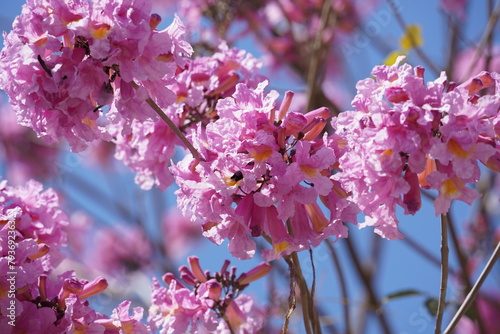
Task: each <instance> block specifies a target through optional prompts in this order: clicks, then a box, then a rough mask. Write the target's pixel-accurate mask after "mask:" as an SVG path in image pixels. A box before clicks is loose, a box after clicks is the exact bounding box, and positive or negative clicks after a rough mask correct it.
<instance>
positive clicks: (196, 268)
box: [188, 256, 207, 283]
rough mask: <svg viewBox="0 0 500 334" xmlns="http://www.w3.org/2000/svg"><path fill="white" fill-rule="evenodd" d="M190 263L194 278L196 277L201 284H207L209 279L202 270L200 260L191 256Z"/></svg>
mask: <svg viewBox="0 0 500 334" xmlns="http://www.w3.org/2000/svg"><path fill="white" fill-rule="evenodd" d="M188 263H189V267H190V268H191V272H192V273H193V275H194V277H196V279H197V280H198V281H200V282H201V283H205V282H206V281H207V278H206V277H205V275H204V274H203V270H202V269H201V266H200V259H199V258H198V257H197V256H190V257H188Z"/></svg>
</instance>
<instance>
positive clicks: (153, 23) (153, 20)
mask: <svg viewBox="0 0 500 334" xmlns="http://www.w3.org/2000/svg"><path fill="white" fill-rule="evenodd" d="M160 23H161V16H160V15H158V14H156V13H153V14H151V17H150V18H149V27H150V28H151V30H155V29H156V28H157V27H158V26H159V25H160Z"/></svg>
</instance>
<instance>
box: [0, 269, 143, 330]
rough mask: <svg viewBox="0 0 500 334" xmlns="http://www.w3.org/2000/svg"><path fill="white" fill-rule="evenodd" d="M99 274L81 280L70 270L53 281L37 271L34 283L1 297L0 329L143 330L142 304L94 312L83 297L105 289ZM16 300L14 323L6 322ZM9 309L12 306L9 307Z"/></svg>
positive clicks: (123, 304) (104, 282) (104, 281)
mask: <svg viewBox="0 0 500 334" xmlns="http://www.w3.org/2000/svg"><path fill="white" fill-rule="evenodd" d="M107 286H108V283H107V282H106V280H105V279H104V278H102V277H98V278H96V279H95V280H93V281H91V282H89V281H86V280H80V279H78V278H77V277H76V276H75V273H74V272H72V271H68V272H65V273H63V274H61V275H59V276H58V277H57V281H56V282H52V281H51V280H50V279H49V278H48V277H47V276H46V275H40V276H39V277H38V280H37V282H36V284H34V285H31V286H29V287H28V286H25V287H23V288H19V289H17V290H16V293H15V299H10V300H9V299H8V298H2V299H0V305H1V313H2V315H6V316H2V317H0V330H1V331H2V333H5V334H10V333H103V334H124V333H134V334H146V333H149V329H148V327H147V326H146V325H145V324H143V323H142V322H141V319H142V316H143V315H142V313H143V310H142V308H135V309H134V314H133V315H132V316H130V315H129V307H130V302H128V301H125V302H123V303H121V304H120V305H119V306H118V307H117V308H116V309H114V310H113V314H112V315H111V317H109V318H108V317H107V316H105V315H103V314H100V313H97V312H95V311H94V310H93V309H92V308H91V307H89V302H88V300H86V298H88V297H90V296H93V295H95V294H98V293H100V292H102V291H104V290H105V289H106V287H107ZM13 300H14V301H15V312H16V314H15V327H14V326H12V324H9V319H10V318H11V317H9V316H7V315H8V314H9V310H8V307H9V306H10V305H11V301H13ZM11 309H12V307H11Z"/></svg>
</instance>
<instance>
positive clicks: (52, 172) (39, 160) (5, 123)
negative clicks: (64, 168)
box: [0, 102, 59, 185]
mask: <svg viewBox="0 0 500 334" xmlns="http://www.w3.org/2000/svg"><path fill="white" fill-rule="evenodd" d="M58 155H59V146H57V145H49V144H47V143H45V142H44V141H43V140H41V139H39V138H37V137H36V134H35V133H34V132H33V130H31V129H30V128H27V127H24V126H21V125H19V124H18V123H17V119H16V114H15V113H14V111H13V110H12V108H11V107H10V106H8V104H3V103H1V102H0V160H2V161H5V164H6V169H7V173H6V174H7V175H6V176H7V178H8V179H9V182H10V183H11V184H15V185H18V184H24V183H26V181H28V180H29V179H32V178H33V179H36V180H42V179H47V178H48V177H51V176H56V174H57V172H58V171H57V169H56V168H57V167H56V166H57V159H58ZM4 176H5V175H4Z"/></svg>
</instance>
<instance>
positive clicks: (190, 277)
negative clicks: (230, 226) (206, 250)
mask: <svg viewBox="0 0 500 334" xmlns="http://www.w3.org/2000/svg"><path fill="white" fill-rule="evenodd" d="M188 260H189V268H188V267H186V266H182V267H180V268H179V272H180V274H181V275H180V276H181V279H182V280H183V281H184V282H185V284H183V283H181V282H180V281H179V280H177V279H176V278H175V276H174V275H173V274H172V273H167V274H165V275H164V276H163V279H164V281H165V282H166V283H167V284H168V285H169V287H168V289H167V288H164V287H162V286H160V284H159V283H158V281H157V280H156V279H154V280H153V295H152V305H151V307H150V309H149V317H148V323H149V326H150V327H151V329H152V330H153V332H155V331H157V330H159V331H160V333H186V332H189V333H197V332H198V330H200V331H201V332H204V331H209V332H214V331H215V332H217V333H218V332H219V331H220V330H224V329H226V328H227V325H226V324H224V322H225V320H222V319H221V318H223V317H224V316H227V318H228V319H229V322H230V323H231V326H232V327H233V329H234V330H235V331H236V332H237V333H246V332H247V331H248V332H256V331H258V330H259V329H261V328H262V327H263V324H264V316H263V312H262V310H261V309H260V308H258V307H257V306H256V305H255V304H254V302H253V300H252V299H251V298H250V297H248V296H246V295H243V294H240V292H241V291H242V290H243V289H245V288H246V287H247V285H248V284H249V283H250V282H253V281H254V280H257V279H259V278H261V277H262V276H264V275H266V274H267V273H269V271H270V265H269V264H267V263H262V264H260V265H258V266H257V267H255V268H254V269H252V270H251V271H249V272H247V273H244V274H242V275H240V276H239V277H238V278H236V276H235V274H236V268H234V267H233V268H231V270H230V271H228V270H227V269H228V266H229V261H227V260H226V261H225V262H224V264H223V266H222V268H221V270H220V272H217V273H214V274H210V272H208V271H206V272H203V270H202V269H201V267H200V264H199V259H198V258H197V257H194V256H193V257H189V258H188ZM191 289H193V290H191ZM243 312H244V313H243Z"/></svg>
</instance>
